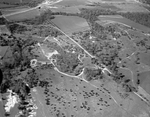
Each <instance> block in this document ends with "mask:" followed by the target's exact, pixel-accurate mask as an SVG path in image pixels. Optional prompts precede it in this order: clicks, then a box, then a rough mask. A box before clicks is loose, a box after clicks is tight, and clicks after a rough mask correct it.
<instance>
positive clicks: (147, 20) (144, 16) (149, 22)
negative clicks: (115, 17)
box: [120, 12, 150, 27]
mask: <svg viewBox="0 0 150 117" xmlns="http://www.w3.org/2000/svg"><path fill="white" fill-rule="evenodd" d="M120 15H122V16H123V17H125V18H127V19H130V20H132V21H134V22H136V23H139V24H142V25H144V26H147V27H150V13H139V12H136V13H131V12H128V13H121V14H120Z"/></svg>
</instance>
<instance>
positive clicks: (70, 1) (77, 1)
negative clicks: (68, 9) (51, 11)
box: [55, 0, 87, 6]
mask: <svg viewBox="0 0 150 117" xmlns="http://www.w3.org/2000/svg"><path fill="white" fill-rule="evenodd" d="M86 3H87V0H63V1H61V2H59V3H57V4H55V5H62V6H77V5H85V4H86Z"/></svg>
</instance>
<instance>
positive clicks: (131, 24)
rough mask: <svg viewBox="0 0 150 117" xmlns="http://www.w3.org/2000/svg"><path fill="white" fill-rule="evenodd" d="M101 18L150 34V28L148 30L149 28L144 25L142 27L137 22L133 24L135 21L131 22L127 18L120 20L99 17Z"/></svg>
mask: <svg viewBox="0 0 150 117" xmlns="http://www.w3.org/2000/svg"><path fill="white" fill-rule="evenodd" d="M98 18H99V20H104V21H105V20H109V21H114V22H120V23H123V24H126V25H128V26H131V27H133V28H135V29H139V30H141V31H143V32H145V33H149V32H150V28H148V27H146V26H143V25H141V24H138V23H135V22H133V21H131V20H129V19H126V18H121V17H120V18H118V16H117V17H114V16H113V17H108V16H106V17H105V16H102V17H101V16H99V17H98ZM99 22H101V21H99Z"/></svg>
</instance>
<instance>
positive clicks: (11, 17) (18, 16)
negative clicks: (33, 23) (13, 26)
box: [5, 9, 40, 21]
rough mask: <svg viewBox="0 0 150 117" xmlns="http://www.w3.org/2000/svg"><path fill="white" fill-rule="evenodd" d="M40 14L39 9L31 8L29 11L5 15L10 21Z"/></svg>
mask: <svg viewBox="0 0 150 117" xmlns="http://www.w3.org/2000/svg"><path fill="white" fill-rule="evenodd" d="M38 15H40V12H39V10H38V9H33V10H30V11H27V12H23V13H17V14H12V15H9V16H5V17H6V19H8V20H10V21H20V20H25V19H30V18H34V17H35V16H38Z"/></svg>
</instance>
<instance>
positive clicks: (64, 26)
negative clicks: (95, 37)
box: [52, 15, 90, 34]
mask: <svg viewBox="0 0 150 117" xmlns="http://www.w3.org/2000/svg"><path fill="white" fill-rule="evenodd" d="M52 22H53V23H54V24H55V25H56V26H58V27H59V28H60V29H61V30H63V31H64V32H66V33H67V34H71V33H74V32H79V31H85V30H89V29H90V27H89V25H88V23H87V21H86V20H85V19H83V18H80V17H77V16H61V15H60V16H56V17H55V19H52Z"/></svg>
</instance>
